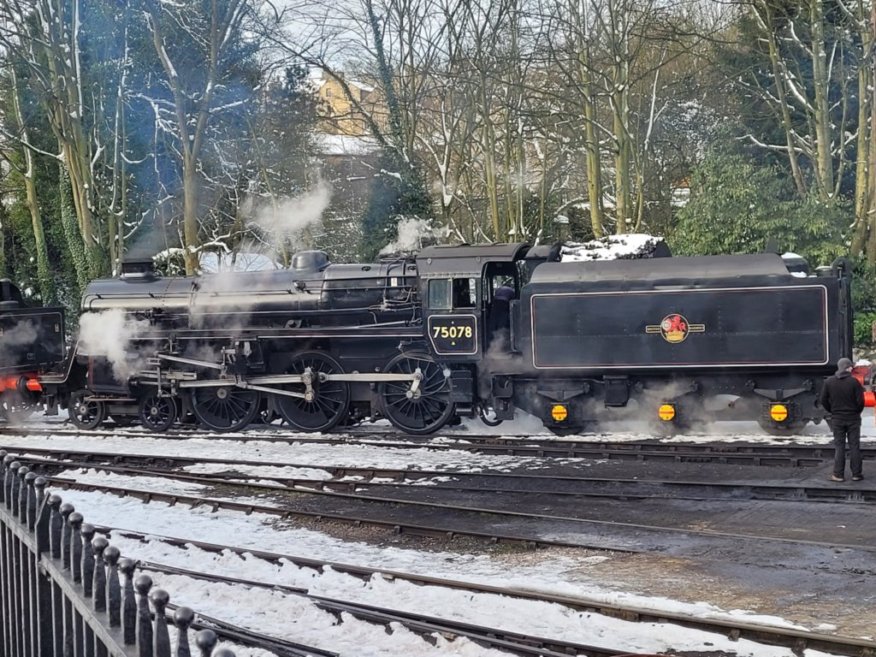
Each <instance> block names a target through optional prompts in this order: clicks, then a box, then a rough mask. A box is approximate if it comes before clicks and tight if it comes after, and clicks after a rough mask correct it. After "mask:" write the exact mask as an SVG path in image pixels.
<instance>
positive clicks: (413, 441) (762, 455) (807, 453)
mask: <svg viewBox="0 0 876 657" xmlns="http://www.w3.org/2000/svg"><path fill="white" fill-rule="evenodd" d="M4 433H5V434H10V435H21V436H28V435H45V436H52V435H58V436H77V437H78V436H82V437H89V436H94V437H114V438H115V437H131V438H152V439H156V440H185V439H188V438H192V437H199V438H201V437H204V435H208V436H209V437H210V439H211V440H216V441H219V440H233V441H235V442H270V443H296V444H327V445H367V446H373V447H387V448H397V449H430V450H435V451H453V450H460V451H467V452H474V453H480V454H494V455H495V454H499V455H509V456H531V457H537V458H599V459H608V460H613V459H614V460H624V459H626V460H635V461H657V460H663V461H672V462H675V463H685V462H690V463H703V462H717V463H728V464H737V465H762V466H772V465H791V466H795V467H796V466H818V465H822V464H823V463H824V462H825V461H826V460H829V459H832V458H833V447H830V446H822V445H786V446H776V445H744V446H743V445H739V446H729V445H712V444H701V443H694V444H691V443H655V442H650V441H636V442H611V441H599V442H587V441H568V440H566V441H553V440H550V439H547V440H543V441H533V440H531V439H509V438H507V437H506V438H497V437H495V436H466V435H464V434H460V435H458V436H454V439H455V440H454V442H452V443H448V442H446V441H444V442H434V439H425V440H423V439H417V438H415V437H407V438H406V439H405V441H404V442H389V441H387V440H383V439H380V438H366V439H363V438H358V437H354V436H349V435H344V434H338V437H337V438H331V437H319V438H317V437H308V435H307V434H294V435H289V436H279V435H270V434H269V433H254V434H250V435H248V436H242V435H241V436H229V437H225V438H219V437H216V436H215V435H211V434H207V433H206V432H203V433H202V432H198V431H194V430H191V431H189V430H184V431H178V432H165V433H145V432H139V431H138V432H134V431H130V432H123V433H120V432H119V431H77V430H70V429H64V430H55V429H43V428H37V429H35V430H29V429H24V428H21V427H3V428H0V436H2V435H3V434H4ZM13 448H14V449H20V447H19V446H15V447H13ZM861 452H862V456H863V457H864V458H865V459H867V460H873V459H876V446H872V447H870V446H866V445H865V446H863V447H862V448H861Z"/></svg>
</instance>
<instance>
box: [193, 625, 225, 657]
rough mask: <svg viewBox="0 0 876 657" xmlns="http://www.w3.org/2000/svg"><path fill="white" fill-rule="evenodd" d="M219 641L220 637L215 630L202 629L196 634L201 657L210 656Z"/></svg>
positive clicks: (196, 643)
mask: <svg viewBox="0 0 876 657" xmlns="http://www.w3.org/2000/svg"><path fill="white" fill-rule="evenodd" d="M217 643H219V637H218V636H216V633H215V632H214V631H213V630H201V631H200V632H198V633H197V634H196V635H195V645H196V646H198V650H200V651H201V657H210V654H211V653H212V652H213V648H215V647H216V644H217Z"/></svg>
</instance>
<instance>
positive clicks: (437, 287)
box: [429, 278, 478, 310]
mask: <svg viewBox="0 0 876 657" xmlns="http://www.w3.org/2000/svg"><path fill="white" fill-rule="evenodd" d="M477 301H478V289H477V279H474V278H453V279H450V278H437V279H434V280H431V281H429V308H430V309H432V310H451V309H453V308H474V307H475V306H476V305H477Z"/></svg>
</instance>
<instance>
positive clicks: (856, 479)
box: [852, 475, 864, 481]
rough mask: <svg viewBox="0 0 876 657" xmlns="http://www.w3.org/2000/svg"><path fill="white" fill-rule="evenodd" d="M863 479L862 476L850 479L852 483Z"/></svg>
mask: <svg viewBox="0 0 876 657" xmlns="http://www.w3.org/2000/svg"><path fill="white" fill-rule="evenodd" d="M863 478H864V475H855V476H854V477H852V481H861V479H863Z"/></svg>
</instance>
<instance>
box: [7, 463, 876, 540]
mask: <svg viewBox="0 0 876 657" xmlns="http://www.w3.org/2000/svg"><path fill="white" fill-rule="evenodd" d="M11 458H17V457H12V456H6V457H5V459H4V460H6V459H11ZM21 462H24V463H27V462H30V463H33V464H34V465H35V466H38V465H43V466H45V465H51V466H52V467H58V466H61V467H63V466H65V465H67V464H65V463H63V462H49V463H46V462H45V461H44V462H43V463H42V464H40V463H38V462H37V461H35V460H30V461H28V459H26V458H25V459H24V460H23V461H21ZM120 467H122V466H107V470H106V471H108V472H110V471H113V468H116V471H117V472H120V473H124V474H129V475H134V476H138V475H140V476H142V475H147V476H155V475H158V476H161V477H169V478H171V479H175V480H179V481H185V482H189V483H194V484H201V485H207V486H212V487H215V489H216V490H217V491H220V496H218V497H210V496H208V495H204V494H183V493H179V492H170V493H169V492H164V490H161V489H156V487H155V484H154V483H153V484H152V488H149V487H148V486H149V485H148V484H143V485H144V486H145V487H143V488H134V487H130V486H116V485H111V484H107V483H90V482H84V481H80V480H77V479H75V478H74V477H73V476H71V475H67V476H64V477H58V476H52V475H48V476H47V478H48V479H49V481H50V482H51V483H53V484H55V485H57V486H59V487H62V488H72V489H75V490H85V491H92V492H94V491H98V492H105V493H111V494H115V495H118V496H122V497H128V496H130V497H136V498H138V499H143V500H144V501H147V502H148V501H153V500H155V501H161V502H165V503H168V504H171V505H174V504H179V503H182V504H189V505H191V506H193V507H194V506H207V507H209V508H211V509H214V510H218V509H227V510H233V511H242V512H244V513H247V514H249V513H253V512H259V513H264V514H268V515H273V516H278V517H281V518H286V519H292V518H298V519H306V520H310V521H314V520H316V521H325V520H329V521H337V522H342V523H347V524H353V525H356V526H359V525H362V524H366V525H371V526H375V527H382V528H384V529H389V530H391V531H393V532H395V533H397V534H402V533H404V534H409V535H414V536H422V537H430V538H440V539H445V540H446V539H452V538H455V537H462V536H466V537H471V538H477V539H482V540H488V541H490V542H491V543H503V542H505V543H518V544H523V545H525V546H527V547H539V546H556V547H577V548H586V549H593V550H610V551H614V552H629V553H636V552H649V551H653V550H655V549H657V550H659V549H666V546H667V545H672V544H674V543H677V542H678V541H679V540H683V542H684V543H698V544H701V545H702V544H705V545H712V546H714V545H716V544H717V543H721V542H726V541H730V542H733V541H759V542H764V543H771V544H782V545H795V546H800V547H804V546H805V547H818V548H824V549H837V548H841V549H851V550H859V551H863V552H876V546H872V545H871V544H870V543H869V542H866V541H861V542H857V543H843V542H842V541H840V540H834V541H823V540H815V539H806V538H803V537H800V536H796V537H791V536H781V535H775V534H774V535H765V534H763V533H759V534H758V533H754V532H751V533H746V532H733V531H721V530H717V529H699V528H696V527H693V526H678V525H677V524H676V525H670V524H660V523H654V522H653V521H652V522H650V523H645V522H625V521H621V520H615V519H611V520H608V519H597V518H592V517H580V516H563V515H556V514H551V513H546V512H545V511H544V510H539V511H537V512H528V511H522V510H519V509H517V508H515V507H513V506H512V507H511V508H498V507H496V506H492V507H491V506H477V505H474V504H459V503H453V502H450V501H447V500H440V501H424V500H423V499H404V498H402V497H392V496H383V495H364V494H359V493H344V492H337V491H329V490H319V489H316V488H309V487H303V486H296V487H293V488H279V487H277V486H276V485H266V484H261V483H251V482H246V481H237V482H235V481H233V480H231V481H229V480H227V479H217V478H215V477H210V476H209V475H192V474H183V473H167V472H166V471H164V470H157V471H156V470H154V469H140V470H136V469H132V468H127V469H125V470H120ZM96 469H98V470H99V469H100V468H96ZM232 491H233V492H234V495H233V496H231V497H229V496H227V493H228V492H232ZM221 492H224V493H226V495H221ZM253 495H260V496H261V498H258V499H257V498H254V497H253ZM290 496H291V497H290ZM266 497H267V498H273V500H272V501H274V502H275V503H272V504H268V503H266V501H265V499H264V498H266ZM670 515H671V514H670ZM671 521H672V522H675V523H678V522H679V521H677V520H675V519H672V520H671ZM509 527H510V528H511V529H508V528H509ZM500 528H501V530H500Z"/></svg>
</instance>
